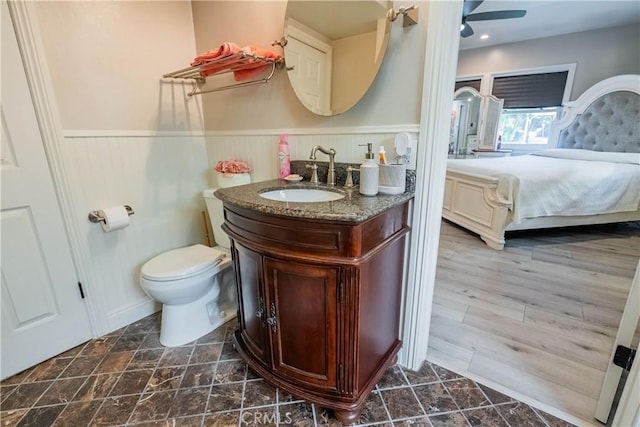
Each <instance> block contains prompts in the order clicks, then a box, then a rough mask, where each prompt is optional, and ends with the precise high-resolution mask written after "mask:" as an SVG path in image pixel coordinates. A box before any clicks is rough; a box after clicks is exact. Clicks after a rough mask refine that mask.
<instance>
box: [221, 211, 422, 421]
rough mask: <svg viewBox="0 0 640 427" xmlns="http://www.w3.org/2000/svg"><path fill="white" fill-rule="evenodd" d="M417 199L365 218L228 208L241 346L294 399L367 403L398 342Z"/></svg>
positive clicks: (350, 406)
mask: <svg viewBox="0 0 640 427" xmlns="http://www.w3.org/2000/svg"><path fill="white" fill-rule="evenodd" d="M407 213H408V202H405V203H402V204H399V205H396V206H394V207H392V208H390V209H388V210H386V211H384V212H382V213H380V214H378V215H376V216H374V217H372V218H369V219H367V220H365V221H362V222H358V223H349V222H340V221H316V220H308V219H303V218H291V217H283V216H277V215H267V214H263V213H259V212H256V211H253V210H249V209H243V208H238V207H235V206H227V205H226V204H225V223H224V225H223V229H224V230H225V232H227V234H228V235H229V237H230V238H231V240H232V248H233V250H232V253H233V259H234V268H235V272H236V282H237V287H238V295H239V309H238V311H239V313H238V318H239V328H238V330H237V331H236V332H235V334H234V342H235V345H236V347H237V349H238V352H239V353H240V354H241V356H242V357H243V358H244V359H245V360H246V362H247V363H248V364H249V366H251V367H252V368H253V369H254V370H255V371H256V372H257V373H258V374H259V375H261V376H262V377H264V378H265V379H266V380H267V381H268V382H270V383H271V384H273V385H275V386H277V387H280V388H282V389H284V390H286V391H287V392H289V393H291V394H292V395H294V396H296V397H299V398H302V399H305V400H308V401H310V402H314V403H316V404H318V405H320V406H323V407H327V408H331V409H334V410H335V413H336V416H337V417H338V419H339V420H340V421H341V422H342V423H344V424H351V423H354V422H356V421H357V419H358V417H359V415H360V411H361V410H362V405H363V404H364V401H365V400H366V398H367V397H368V395H369V393H371V390H372V389H373V388H374V387H375V384H376V383H377V382H378V381H379V380H380V378H381V376H382V375H383V374H384V372H385V370H386V368H387V367H388V366H390V365H391V364H393V363H395V360H396V358H397V352H398V350H399V349H400V347H401V342H400V340H399V338H398V337H399V322H400V306H401V301H400V299H401V294H402V277H403V267H404V252H405V241H406V234H407V233H408V230H409V227H408V225H407Z"/></svg>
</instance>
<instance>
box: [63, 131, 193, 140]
mask: <svg viewBox="0 0 640 427" xmlns="http://www.w3.org/2000/svg"><path fill="white" fill-rule="evenodd" d="M63 135H64V137H65V138H77V139H81V138H149V137H153V138H175V137H179V138H188V137H203V136H205V133H204V132H201V131H175V132H172V131H154V130H65V131H63Z"/></svg>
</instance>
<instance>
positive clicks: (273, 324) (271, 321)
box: [267, 303, 278, 332]
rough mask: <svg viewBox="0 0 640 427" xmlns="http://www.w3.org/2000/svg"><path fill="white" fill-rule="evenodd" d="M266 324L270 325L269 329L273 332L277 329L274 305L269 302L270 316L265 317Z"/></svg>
mask: <svg viewBox="0 0 640 427" xmlns="http://www.w3.org/2000/svg"><path fill="white" fill-rule="evenodd" d="M267 324H268V325H269V326H271V330H272V331H273V332H275V331H276V330H277V329H278V320H277V319H276V305H275V304H274V303H271V317H267Z"/></svg>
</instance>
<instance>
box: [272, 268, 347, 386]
mask: <svg viewBox="0 0 640 427" xmlns="http://www.w3.org/2000/svg"><path fill="white" fill-rule="evenodd" d="M264 265H265V273H266V274H265V278H266V283H265V285H266V289H267V292H268V295H269V308H268V310H267V312H268V315H269V317H268V318H267V323H268V324H267V327H268V328H269V330H270V334H271V348H272V369H273V370H275V371H276V372H278V373H280V374H282V375H283V376H286V377H288V378H290V379H295V380H297V381H298V382H300V383H302V384H304V386H306V387H310V388H315V389H320V390H336V389H337V370H338V357H337V356H338V355H337V341H338V338H337V335H338V329H337V324H338V280H339V279H340V268H339V267H332V266H329V267H325V266H317V265H307V264H297V263H293V262H283V261H279V260H276V259H273V258H265V262H264Z"/></svg>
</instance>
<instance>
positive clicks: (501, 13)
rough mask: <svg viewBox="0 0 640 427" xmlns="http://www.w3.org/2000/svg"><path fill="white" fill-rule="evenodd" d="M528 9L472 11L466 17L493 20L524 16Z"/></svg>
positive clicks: (472, 19) (467, 18) (475, 19)
mask: <svg viewBox="0 0 640 427" xmlns="http://www.w3.org/2000/svg"><path fill="white" fill-rule="evenodd" d="M526 14H527V11H526V10H496V11H494V12H481V13H472V14H471V15H469V16H467V17H466V20H467V21H492V20H494V19H510V18H522V17H523V16H525V15H526Z"/></svg>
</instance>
